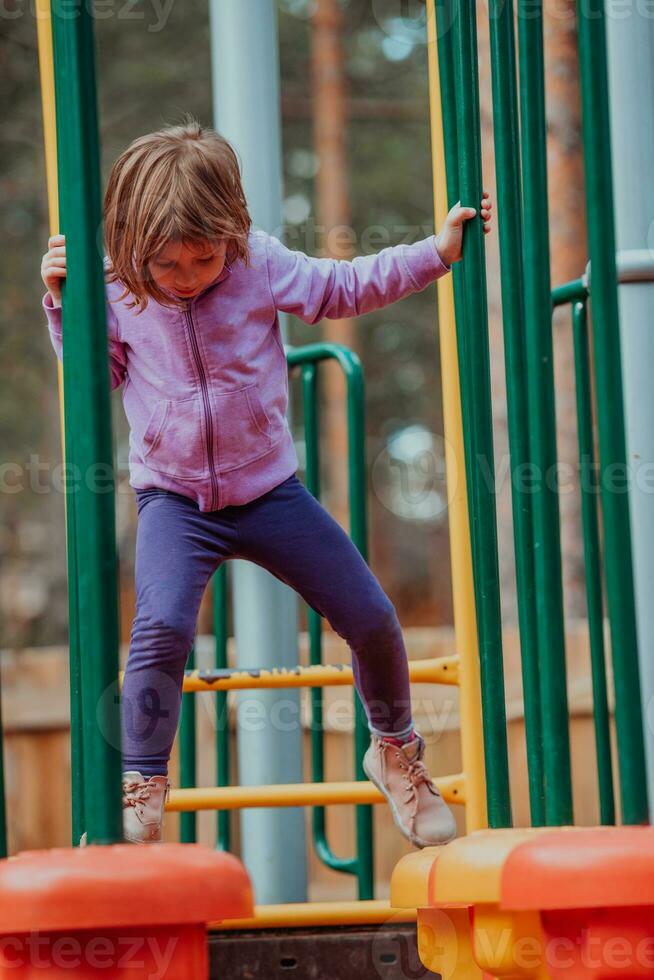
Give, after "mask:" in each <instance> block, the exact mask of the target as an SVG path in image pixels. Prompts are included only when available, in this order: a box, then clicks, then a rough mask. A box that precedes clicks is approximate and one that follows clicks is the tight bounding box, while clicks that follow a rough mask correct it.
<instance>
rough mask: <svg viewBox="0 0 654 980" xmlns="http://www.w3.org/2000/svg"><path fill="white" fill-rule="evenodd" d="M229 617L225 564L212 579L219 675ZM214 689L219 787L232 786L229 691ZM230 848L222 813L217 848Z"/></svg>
mask: <svg viewBox="0 0 654 980" xmlns="http://www.w3.org/2000/svg"><path fill="white" fill-rule="evenodd" d="M227 617H228V607H227V562H223V563H222V565H221V566H220V568H219V569H218V571H217V572H216V573H215V574H214V576H213V632H214V637H215V640H216V657H215V661H216V672H218V671H222V670H228V667H227V639H228V636H229V630H228V622H227ZM187 676H188V675H186V677H187ZM186 677H185V683H184V687H183V690H184V691H189V690H192V688H189V687H187V686H186ZM205 689H206V688H205ZM212 689H213V690H215V691H216V701H215V704H216V786H229V784H230V782H231V772H230V759H229V736H230V728H229V703H228V700H227V691H226V690H225V689H224V688H212ZM230 846H231V829H230V823H229V814H228V813H226V812H225V811H224V810H219V811H218V813H217V815H216V847H217V848H218V849H219V850H221V851H229V849H230Z"/></svg>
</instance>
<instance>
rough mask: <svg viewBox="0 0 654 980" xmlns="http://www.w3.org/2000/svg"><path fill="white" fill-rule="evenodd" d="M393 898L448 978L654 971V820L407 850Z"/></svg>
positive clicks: (596, 979)
mask: <svg viewBox="0 0 654 980" xmlns="http://www.w3.org/2000/svg"><path fill="white" fill-rule="evenodd" d="M391 904H392V905H393V906H394V907H400V908H409V907H412V906H413V907H415V908H416V909H417V919H418V948H419V951H420V957H421V960H422V962H423V964H424V965H425V966H426V967H427V968H428V969H430V970H433V971H434V972H440V973H441V974H442V975H443V976H447V978H448V980H464V978H465V980H474V978H477V980H481V978H484V977H487V976H491V977H508V978H511V980H518V978H525V980H527V978H531V980H562V978H563V977H565V978H566V980H613V978H623V980H641V978H645V977H654V828H652V827H628V828H627V827H624V828H622V827H620V828H616V827H596V828H590V829H581V828H574V827H567V828H562V829H557V830H552V829H548V828H538V829H534V830H495V831H494V830H490V831H479V832H477V833H474V834H471V835H470V836H468V837H465V838H461V839H460V840H457V841H453V842H452V843H451V844H449V845H447V846H446V847H444V848H426V849H425V850H424V851H422V852H420V853H419V854H410V855H407V856H406V857H405V858H403V859H402V861H400V862H399V863H398V865H397V867H396V869H395V871H394V874H393V880H392V887H391Z"/></svg>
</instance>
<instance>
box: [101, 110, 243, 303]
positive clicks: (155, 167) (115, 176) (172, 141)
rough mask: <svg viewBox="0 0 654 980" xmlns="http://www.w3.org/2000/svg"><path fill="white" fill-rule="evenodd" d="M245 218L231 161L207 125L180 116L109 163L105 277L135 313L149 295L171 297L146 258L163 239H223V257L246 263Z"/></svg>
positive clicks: (237, 170) (227, 150)
mask: <svg viewBox="0 0 654 980" xmlns="http://www.w3.org/2000/svg"><path fill="white" fill-rule="evenodd" d="M251 224H252V220H251V218H250V215H249V212H248V208H247V203H246V200H245V195H244V193H243V187H242V184H241V173H240V168H239V163H238V159H237V157H236V153H235V152H234V150H233V148H232V147H231V145H230V144H229V143H228V142H227V140H226V139H225V138H224V137H223V136H220V134H219V133H217V132H215V130H213V129H208V128H203V127H202V126H201V125H200V123H199V122H198V121H197V120H196V119H194V118H192V117H186V119H185V122H184V123H183V124H181V125H178V126H167V127H165V128H164V129H160V130H158V131H157V132H155V133H148V134H147V135H146V136H140V137H139V138H138V139H135V140H134V141H133V142H132V143H130V145H129V146H128V147H127V149H126V150H125V151H124V152H123V153H122V154H121V155H120V156H119V157H118V159H117V160H116V162H115V163H114V165H113V167H112V169H111V174H110V176H109V183H108V185H107V190H106V193H105V198H104V229H105V245H106V251H107V256H108V258H109V267H108V269H107V273H108V281H109V282H115V281H117V280H119V281H120V282H121V283H122V285H123V286H124V287H125V291H124V292H123V293H122V295H121V296H120V297H119V299H121V300H122V299H124V298H125V296H127V295H128V294H129V293H131V294H132V296H133V297H134V302H130V303H128V304H127V305H128V306H129V307H134V306H137V305H138V307H139V309H138V313H142V312H143V310H144V309H145V308H146V306H147V303H148V298H149V297H151V298H152V299H153V300H155V302H157V303H162V304H163V305H165V306H169V305H173V303H174V300H172V299H171V297H170V295H168V294H166V293H165V292H164V291H162V290H161V289H160V288H159V287H158V286H157V284H156V282H155V281H154V279H153V278H152V276H151V274H150V271H149V262H150V261H151V259H153V258H154V256H155V255H157V253H158V252H159V251H160V250H161V249H162V248H163V246H164V245H165V244H166V243H168V242H170V241H175V242H182V243H184V244H193V243H195V242H199V241H200V240H202V241H210V242H212V243H214V244H218V243H219V242H220V241H221V240H223V239H227V251H226V255H225V261H226V262H228V263H230V264H231V263H233V262H235V261H236V260H237V259H242V260H243V261H244V262H245V263H246V265H247V264H249V258H250V257H249V250H248V235H249V232H250V227H251Z"/></svg>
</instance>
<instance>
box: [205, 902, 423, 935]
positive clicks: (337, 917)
mask: <svg viewBox="0 0 654 980" xmlns="http://www.w3.org/2000/svg"><path fill="white" fill-rule="evenodd" d="M415 921H416V910H415V909H401V910H399V911H398V909H394V908H391V906H390V904H389V903H388V901H386V900H384V899H376V900H372V901H361V902H351V901H349V902H305V903H297V904H296V903H294V902H288V903H286V904H284V905H255V906H254V917H253V918H251V919H227V920H226V921H222V922H210V923H209V926H208V928H209V930H212V929H219V930H220V931H221V932H222V931H228V930H234V929H237V930H242V929H298V928H300V927H304V928H305V929H306V928H313V927H316V926H355V925H398V924H399V923H401V922H415Z"/></svg>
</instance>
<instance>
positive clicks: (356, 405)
mask: <svg viewBox="0 0 654 980" xmlns="http://www.w3.org/2000/svg"><path fill="white" fill-rule="evenodd" d="M286 359H287V364H288V367H289V370H290V369H291V368H292V367H295V366H297V365H302V366H304V365H308V364H316V363H317V362H319V361H324V360H328V359H333V360H335V361H336V362H337V363H338V365H339V366H340V368H341V370H342V372H343V375H344V377H345V383H346V397H347V435H348V501H349V511H350V529H349V533H350V537H351V538H352V541H353V542H354V544H355V545H356V547H357V548H358V550H359V552H360V553H361V555H362V557H363V558H364V559H365V561H367V560H368V519H367V513H366V457H365V399H364V385H363V371H362V369H361V362H360V360H359V358H358V357H357V355H356V354H355V353H354V352H353V351H350V350H348V348H347V347H344V346H343V345H342V344H320V343H319V344H309V345H307V346H306V347H302V348H301V349H299V350H298V349H297V348H296V349H293V348H290V349H287V352H286ZM369 742H370V733H369V730H368V720H367V716H366V713H365V709H364V707H363V704H362V702H361V699H360V697H359V696H358V692H357V693H356V696H355V699H354V770H355V778H357V779H361V778H364V776H365V773H364V771H363V765H362V762H363V756H364V754H365V752H366V749H367V748H368V745H369ZM355 820H356V841H357V878H358V893H359V898H360V899H361V900H363V901H365V900H368V899H371V898H372V897H373V894H374V868H373V828H372V811H371V809H370V807H369V806H364V805H360V806H357V808H356V815H355Z"/></svg>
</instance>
